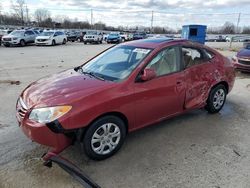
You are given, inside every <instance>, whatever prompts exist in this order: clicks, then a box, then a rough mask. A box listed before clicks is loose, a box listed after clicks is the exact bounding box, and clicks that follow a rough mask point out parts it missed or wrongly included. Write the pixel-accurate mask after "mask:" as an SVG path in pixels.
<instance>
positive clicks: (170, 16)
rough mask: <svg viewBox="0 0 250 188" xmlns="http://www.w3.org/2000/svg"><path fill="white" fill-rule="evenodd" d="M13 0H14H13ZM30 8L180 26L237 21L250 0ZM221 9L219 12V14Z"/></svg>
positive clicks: (5, 0) (120, 1)
mask: <svg viewBox="0 0 250 188" xmlns="http://www.w3.org/2000/svg"><path fill="white" fill-rule="evenodd" d="M13 1H14V0H13ZM1 2H2V7H4V11H5V12H10V9H11V8H10V1H9V0H1ZM26 2H27V4H28V7H29V9H30V12H31V13H32V12H34V11H35V9H37V8H47V9H48V10H49V11H50V12H51V15H52V16H54V17H55V16H56V15H65V16H67V17H69V18H72V19H74V18H77V19H78V20H83V21H86V20H87V21H90V9H93V15H94V21H95V22H98V21H101V22H104V23H106V24H108V25H113V26H118V25H124V26H127V25H128V26H134V25H145V26H150V25H151V11H154V25H161V26H170V27H180V26H181V25H183V24H189V23H192V24H207V25H211V26H218V25H222V24H223V23H224V22H226V21H231V22H233V23H236V22H237V18H238V14H236V13H238V12H245V13H248V12H249V11H248V10H250V3H249V0H206V1H204V0H136V1H135V0H127V1H125V0H109V1H106V0H26ZM218 13H221V14H218ZM249 19H250V15H244V14H242V19H241V25H247V24H248V20H249Z"/></svg>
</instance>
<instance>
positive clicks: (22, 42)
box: [20, 39, 26, 47]
mask: <svg viewBox="0 0 250 188" xmlns="http://www.w3.org/2000/svg"><path fill="white" fill-rule="evenodd" d="M25 45H26V43H25V41H24V40H23V39H22V40H20V46H22V47H24V46H25Z"/></svg>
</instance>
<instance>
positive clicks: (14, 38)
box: [2, 30, 37, 47]
mask: <svg viewBox="0 0 250 188" xmlns="http://www.w3.org/2000/svg"><path fill="white" fill-rule="evenodd" d="M36 36H37V34H36V33H35V32H34V31H33V30H14V31H12V32H11V33H10V34H8V35H5V36H3V37H2V43H3V45H4V46H6V47H9V46H11V45H20V46H25V45H26V44H28V43H34V42H35V38H36Z"/></svg>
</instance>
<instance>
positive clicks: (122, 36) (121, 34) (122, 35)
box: [120, 32, 129, 42]
mask: <svg viewBox="0 0 250 188" xmlns="http://www.w3.org/2000/svg"><path fill="white" fill-rule="evenodd" d="M120 36H121V40H122V42H125V41H128V40H129V34H128V33H124V32H121V33H120Z"/></svg>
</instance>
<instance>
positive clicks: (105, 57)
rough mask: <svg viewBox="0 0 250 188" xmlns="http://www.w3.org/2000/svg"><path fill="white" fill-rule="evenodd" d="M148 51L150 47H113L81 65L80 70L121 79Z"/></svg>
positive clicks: (106, 77) (107, 77) (113, 79)
mask: <svg viewBox="0 0 250 188" xmlns="http://www.w3.org/2000/svg"><path fill="white" fill-rule="evenodd" d="M150 52H151V49H145V48H137V47H134V46H118V47H114V48H111V49H109V50H107V51H105V52H104V53H102V54H100V55H99V56H97V57H95V58H94V59H92V60H91V61H89V62H88V63H86V64H85V65H83V66H82V71H83V72H88V73H92V74H95V75H97V76H99V77H101V78H103V79H105V80H110V81H121V80H124V79H125V78H127V77H128V76H129V75H130V73H131V72H132V71H133V70H134V69H135V68H136V67H137V65H139V63H140V62H141V61H142V60H143V59H144V58H145V57H146V56H147V55H148V54H149V53H150Z"/></svg>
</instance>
